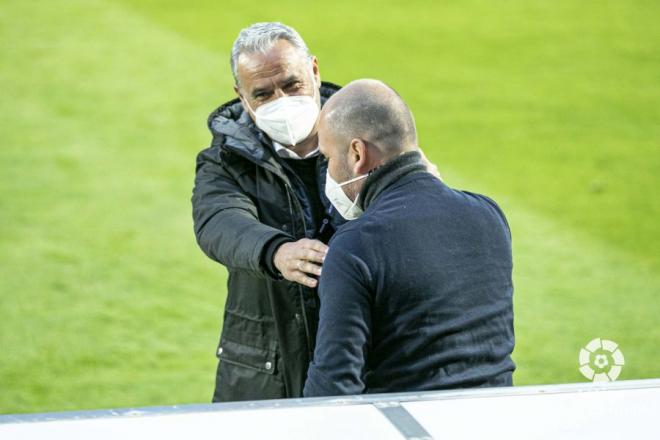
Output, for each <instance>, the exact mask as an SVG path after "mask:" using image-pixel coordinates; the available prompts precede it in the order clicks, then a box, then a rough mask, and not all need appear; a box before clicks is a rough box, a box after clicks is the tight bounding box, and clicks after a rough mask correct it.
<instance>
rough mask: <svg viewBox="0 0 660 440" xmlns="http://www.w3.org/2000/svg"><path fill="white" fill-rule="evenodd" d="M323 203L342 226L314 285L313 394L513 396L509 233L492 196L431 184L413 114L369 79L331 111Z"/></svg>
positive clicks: (348, 90)
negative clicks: (493, 391) (499, 391)
mask: <svg viewBox="0 0 660 440" xmlns="http://www.w3.org/2000/svg"><path fill="white" fill-rule="evenodd" d="M319 147H320V149H321V153H322V154H323V155H324V156H326V157H327V159H328V175H327V177H326V189H325V191H326V193H327V195H328V198H329V200H330V201H332V203H333V205H334V206H335V208H336V209H337V211H338V212H339V213H340V214H342V215H343V216H344V217H345V218H346V219H348V220H350V221H349V222H347V223H346V224H345V225H344V226H342V227H341V228H340V229H339V230H338V232H337V233H336V234H335V236H334V237H333V239H332V241H331V242H330V249H329V252H328V255H327V257H326V259H325V262H324V264H323V273H322V275H321V279H320V284H319V297H320V302H321V305H320V317H319V319H320V322H319V329H318V333H317V342H316V349H315V352H314V359H313V361H312V363H311V364H310V366H309V370H308V377H307V381H306V383H305V389H304V395H305V396H306V397H310V396H333V395H346V394H361V393H382V392H403V391H420V390H439V389H450V388H468V387H487V386H510V385H512V377H511V376H512V372H513V371H514V369H515V365H514V363H513V361H512V360H511V353H512V351H513V347H514V331H513V306H512V294H513V284H512V277H511V273H512V258H511V235H510V231H509V226H508V224H507V221H506V219H505V217H504V215H503V213H502V211H501V210H500V208H499V207H498V206H497V204H496V203H495V202H494V201H493V200H491V199H489V198H488V197H485V196H482V195H479V194H474V193H469V192H465V191H457V190H454V189H451V188H449V187H448V186H446V185H445V184H444V183H443V182H442V181H440V180H439V179H438V178H436V177H434V176H432V175H431V174H429V173H428V172H427V169H426V166H425V163H424V161H423V160H422V155H421V152H420V151H419V148H418V145H417V133H416V129H415V123H414V120H413V117H412V114H411V112H410V110H409V109H408V107H407V106H406V104H405V103H404V102H403V100H402V99H401V97H400V96H399V95H398V94H397V93H396V92H395V91H394V90H392V89H391V88H389V87H388V86H386V85H385V84H383V83H381V82H379V81H374V80H359V81H355V82H353V83H351V84H349V85H347V86H346V87H344V88H343V89H341V90H340V91H339V92H337V93H336V94H335V95H333V96H332V97H331V98H330V99H329V100H328V101H327V103H326V105H325V106H324V107H323V110H322V114H321V119H320V126H319Z"/></svg>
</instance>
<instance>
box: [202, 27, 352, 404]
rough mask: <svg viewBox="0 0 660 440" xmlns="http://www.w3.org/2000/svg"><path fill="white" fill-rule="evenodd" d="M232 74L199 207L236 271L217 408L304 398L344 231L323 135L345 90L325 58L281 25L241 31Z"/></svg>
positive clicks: (217, 253)
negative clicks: (327, 275) (326, 277)
mask: <svg viewBox="0 0 660 440" xmlns="http://www.w3.org/2000/svg"><path fill="white" fill-rule="evenodd" d="M231 66H232V71H233V73H234V77H235V79H236V86H235V90H236V93H237V94H238V96H239V98H238V99H234V100H233V101H230V102H228V103H226V104H224V105H222V106H221V107H219V108H218V109H217V110H216V111H214V112H213V113H212V114H211V116H210V117H209V122H208V123H209V128H210V130H211V133H212V134H213V140H212V143H211V146H210V147H209V148H207V149H205V150H203V151H202V152H200V153H199V155H198V157H197V168H196V176H195V187H194V190H193V197H192V205H193V220H194V227H195V235H196V237H197V241H198V243H199V246H200V247H201V248H202V250H203V251H204V252H205V253H206V254H207V255H208V256H209V257H210V258H212V259H213V260H215V261H217V262H219V263H221V264H223V265H225V266H226V267H227V269H228V271H229V280H228V296H227V301H226V305H225V313H224V324H223V330H222V335H221V338H220V342H219V344H218V347H217V356H218V358H219V365H218V370H217V374H216V387H215V393H214V395H213V401H232V400H248V399H274V398H284V397H299V396H301V395H302V388H303V384H304V381H305V376H306V371H307V366H308V363H309V361H310V360H311V354H312V352H313V349H314V341H315V335H316V328H317V321H318V303H317V294H316V290H315V287H316V283H317V281H316V277H317V276H318V275H319V274H320V270H321V264H322V261H323V258H324V256H325V252H326V249H327V247H326V245H325V244H324V243H327V242H328V240H329V238H330V236H331V235H332V233H333V231H334V228H335V227H337V226H338V225H339V224H341V223H342V222H343V220H342V218H341V217H340V216H339V215H337V214H336V213H333V212H332V210H331V209H330V208H331V205H330V203H329V202H328V200H327V199H326V198H325V196H324V195H323V194H324V184H325V173H326V167H327V163H326V161H325V160H324V159H323V157H322V156H320V155H319V154H318V141H317V135H316V132H317V120H318V113H319V110H320V107H321V106H322V105H323V103H324V102H325V100H326V99H327V98H328V97H329V96H330V95H332V94H333V93H334V92H335V91H337V90H338V89H339V87H337V86H335V85H333V84H330V83H321V80H320V75H319V69H318V64H317V61H316V58H315V57H313V56H311V55H310V54H309V51H308V49H307V46H306V45H305V43H304V42H303V40H302V39H301V38H300V35H298V33H297V32H296V31H295V30H293V29H291V28H289V27H287V26H285V25H282V24H280V23H258V24H255V25H252V26H250V27H248V28H246V29H244V30H243V31H241V33H240V34H239V36H238V38H237V40H236V42H235V43H234V47H233V50H232V57H231ZM255 121H256V124H255ZM218 290H219V289H218Z"/></svg>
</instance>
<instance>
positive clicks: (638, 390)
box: [0, 379, 660, 440]
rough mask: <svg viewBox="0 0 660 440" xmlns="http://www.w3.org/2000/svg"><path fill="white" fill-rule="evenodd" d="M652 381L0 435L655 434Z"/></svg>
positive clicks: (24, 429) (18, 425)
mask: <svg viewBox="0 0 660 440" xmlns="http://www.w3.org/2000/svg"><path fill="white" fill-rule="evenodd" d="M659 415H660V379H652V380H640V381H620V382H611V383H605V384H602V383H594V384H592V383H586V384H570V385H547V386H532V387H513V388H490V389H472V390H460V391H442V392H424V393H403V394H379V395H365V396H354V397H346V398H322V399H289V400H270V401H259V402H237V403H226V404H212V405H185V406H175V407H156V408H142V409H120V410H109V411H88V412H72V413H50V414H29V415H4V416H0V439H2V440H14V439H67V440H71V439H117V438H119V439H121V440H129V439H152V438H157V439H159V440H161V439H181V438H185V439H189V440H191V439H209V438H220V439H267V440H277V439H286V440H294V439H305V440H307V439H312V440H323V439H342V440H343V439H360V440H364V439H378V440H387V439H424V438H427V439H428V438H434V439H438V440H439V439H478V440H491V439H498V438H506V439H518V438H521V439H522V438H524V439H571V438H575V439H578V438H579V439H598V440H605V439H621V438H629V439H633V438H634V439H637V438H652V439H660V423H659V422H658V420H657V418H658V416H659Z"/></svg>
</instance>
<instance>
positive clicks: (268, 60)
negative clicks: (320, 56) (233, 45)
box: [237, 40, 307, 83]
mask: <svg viewBox="0 0 660 440" xmlns="http://www.w3.org/2000/svg"><path fill="white" fill-rule="evenodd" d="M237 64H238V69H237V73H238V78H239V81H240V82H241V83H246V82H259V81H263V80H266V81H268V80H273V79H275V78H277V77H279V76H288V75H295V74H301V73H302V72H303V71H304V69H305V67H306V65H307V60H306V58H305V57H304V56H303V54H302V53H301V51H299V50H297V49H296V48H295V47H294V46H292V45H291V44H290V43H289V42H288V41H286V40H279V41H277V42H276V43H274V44H273V46H271V47H270V48H268V49H267V50H266V51H265V52H260V51H258V52H252V53H242V54H241V55H240V56H239V57H238V63H237Z"/></svg>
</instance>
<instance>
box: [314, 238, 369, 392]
mask: <svg viewBox="0 0 660 440" xmlns="http://www.w3.org/2000/svg"><path fill="white" fill-rule="evenodd" d="M356 238H357V237H351V236H350V235H349V234H342V235H341V236H339V237H336V238H335V240H333V242H332V245H331V246H330V250H329V252H328V255H327V257H326V259H325V262H324V264H323V275H322V276H321V281H320V284H319V297H320V300H321V307H320V310H319V330H318V333H317V337H316V349H315V351H314V359H313V361H312V362H311V364H310V366H309V370H308V373H307V381H306V382H305V388H304V392H303V393H304V396H305V397H314V396H337V395H348V394H360V393H363V392H364V391H365V383H364V373H365V366H366V362H367V353H368V350H369V344H370V337H371V306H372V297H371V289H370V288H369V285H370V284H371V281H370V278H371V277H370V276H369V269H368V267H367V265H366V263H365V262H364V261H363V260H362V259H361V258H360V255H359V245H358V246H356V240H355V239H356Z"/></svg>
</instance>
